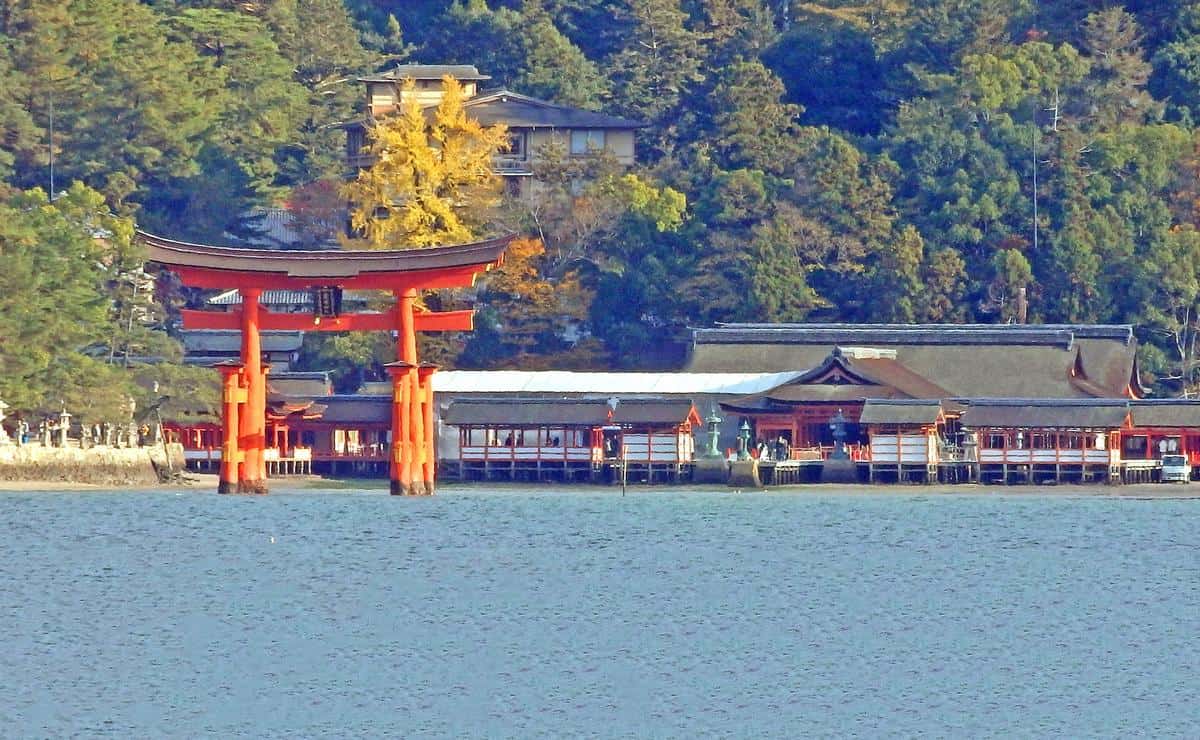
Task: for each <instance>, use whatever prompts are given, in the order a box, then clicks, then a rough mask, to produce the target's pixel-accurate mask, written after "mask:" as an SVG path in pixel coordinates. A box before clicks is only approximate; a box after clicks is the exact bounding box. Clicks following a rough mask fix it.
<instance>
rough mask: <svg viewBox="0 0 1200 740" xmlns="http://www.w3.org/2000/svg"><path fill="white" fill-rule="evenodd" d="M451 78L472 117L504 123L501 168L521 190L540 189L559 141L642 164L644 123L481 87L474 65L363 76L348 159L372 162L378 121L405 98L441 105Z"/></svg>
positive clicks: (349, 127) (569, 148)
mask: <svg viewBox="0 0 1200 740" xmlns="http://www.w3.org/2000/svg"><path fill="white" fill-rule="evenodd" d="M446 76H449V77H453V78H454V79H456V80H458V82H459V83H460V84H461V85H462V87H463V93H464V95H465V97H466V98H467V101H466V103H465V104H464V106H463V107H464V109H465V110H466V111H467V115H468V116H470V117H471V118H473V119H475V120H477V121H479V122H480V123H482V124H484V125H485V126H490V125H495V124H504V125H505V126H506V127H507V128H508V133H509V147H508V150H507V151H505V152H503V153H502V154H500V155H499V156H498V157H496V160H495V172H496V173H497V174H498V175H500V176H501V177H502V178H504V182H505V187H506V189H507V190H508V192H510V193H512V194H514V195H520V196H523V197H529V196H531V195H532V194H533V193H534V192H535V191H536V188H535V184H536V167H537V164H538V160H539V158H540V157H541V156H542V153H543V152H545V151H547V147H549V146H550V145H552V144H557V145H558V146H560V147H561V148H562V150H563V151H565V152H566V153H567V155H568V156H570V157H588V156H594V155H595V154H596V153H597V152H605V153H606V154H607V155H609V156H611V157H612V158H613V160H614V161H615V162H617V163H618V164H621V165H624V166H632V165H633V164H634V161H635V159H634V158H635V152H634V132H635V131H636V130H637V129H638V128H641V127H642V126H644V125H645V124H643V123H641V122H639V121H632V120H629V119H626V118H618V117H616V116H609V115H605V114H603V113H598V112H596V111H590V110H586V109H583V108H573V107H570V106H565V105H559V104H557V103H553V102H550V101H546V100H539V99H537V98H532V97H530V96H528V95H522V94H520V93H517V92H513V91H512V90H503V89H502V90H481V89H480V83H482V82H485V81H486V80H488V79H490V78H489V77H488V76H487V75H484V74H480V73H479V70H477V69H476V68H475V67H473V66H469V65H434V64H405V65H400V66H398V67H396V68H395V69H393V70H390V71H388V72H385V73H382V74H377V75H371V76H368V77H363V78H361V79H360V81H361V82H363V83H364V84H365V85H366V115H365V116H364V117H363V118H362V119H359V120H357V121H352V122H350V123H347V124H346V125H345V128H346V157H347V163H348V164H349V165H350V168H351V170H358V169H361V168H364V167H369V166H370V165H371V163H372V160H371V157H370V155H369V154H367V153H365V152H364V146H365V145H366V143H367V131H368V129H369V128H370V127H371V126H372V125H373V124H374V122H375V121H376V120H378V119H379V118H381V117H384V116H387V115H390V114H392V113H394V112H395V111H396V109H397V108H398V107H399V106H401V105H403V104H404V103H405V102H407V99H406V98H405V95H410V94H411V95H413V96H415V99H416V101H417V103H418V104H420V105H421V106H424V107H433V106H436V105H437V104H438V103H439V102H441V99H442V96H443V90H442V78H443V77H446ZM405 80H412V81H413V83H414V85H415V89H414V90H412V92H411V93H409V92H406V91H405V90H404V87H403V83H404V81H405Z"/></svg>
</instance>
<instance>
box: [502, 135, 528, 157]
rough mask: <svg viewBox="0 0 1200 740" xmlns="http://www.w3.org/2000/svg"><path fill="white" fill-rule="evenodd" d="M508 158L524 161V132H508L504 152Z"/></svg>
mask: <svg viewBox="0 0 1200 740" xmlns="http://www.w3.org/2000/svg"><path fill="white" fill-rule="evenodd" d="M505 154H507V155H508V156H510V157H514V158H516V159H525V132H524V131H510V132H509V134H508V151H507V152H505Z"/></svg>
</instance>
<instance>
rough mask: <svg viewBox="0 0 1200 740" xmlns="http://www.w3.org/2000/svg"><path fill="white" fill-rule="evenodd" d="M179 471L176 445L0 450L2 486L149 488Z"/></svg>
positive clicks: (13, 447)
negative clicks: (48, 485) (47, 484)
mask: <svg viewBox="0 0 1200 740" xmlns="http://www.w3.org/2000/svg"><path fill="white" fill-rule="evenodd" d="M168 455H169V456H170V459H169V460H168ZM183 467H184V460H183V449H182V448H181V447H180V446H179V445H177V444H176V445H168V446H167V450H164V449H163V447H162V446H154V447H124V448H117V447H106V446H98V447H91V448H88V449H80V448H79V447H42V446H41V445H23V446H18V445H3V446H0V481H5V482H31V483H55V484H62V483H72V484H86V485H96V486H120V487H125V486H150V485H157V484H159V483H160V482H162V481H165V480H169V479H170V478H171V476H172V473H173V472H179V471H182V470H183Z"/></svg>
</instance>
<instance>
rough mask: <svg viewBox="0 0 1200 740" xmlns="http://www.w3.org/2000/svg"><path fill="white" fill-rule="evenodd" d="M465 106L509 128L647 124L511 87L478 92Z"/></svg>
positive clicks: (476, 115)
mask: <svg viewBox="0 0 1200 740" xmlns="http://www.w3.org/2000/svg"><path fill="white" fill-rule="evenodd" d="M463 108H464V109H466V110H467V111H468V113H469V115H470V116H471V118H473V119H475V120H476V121H479V123H481V124H483V125H484V126H490V125H493V124H497V123H503V124H504V125H506V126H508V127H509V128H561V129H587V128H593V129H599V128H619V129H633V128H642V127H643V126H645V125H646V124H645V123H642V122H641V121H633V120H630V119H628V118H619V117H617V116H609V115H605V114H603V113H596V112H595V111H590V110H584V109H583V108H571V107H569V106H565V105H558V104H556V103H551V102H549V101H546V100H538V99H537V98H531V97H529V96H528V95H521V94H520V93H515V92H512V91H511V90H498V91H496V92H491V93H486V94H483V95H478V96H476V97H474V98H471V99H470V100H468V101H467V102H466V103H464V104H463Z"/></svg>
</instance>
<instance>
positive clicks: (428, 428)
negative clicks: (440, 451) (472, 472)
mask: <svg viewBox="0 0 1200 740" xmlns="http://www.w3.org/2000/svg"><path fill="white" fill-rule="evenodd" d="M437 369H438V367H437V365H430V364H428V363H422V364H421V366H420V367H419V368H417V381H418V385H420V387H421V412H422V416H423V417H424V418H423V425H422V428H423V429H424V431H425V445H424V447H425V456H424V457H423V458H422V459H421V477H422V478H423V479H424V481H423V482H424V483H425V495H427V496H432V495H433V489H434V480H435V478H436V476H437V435H436V434H435V433H434V427H433V374H434V373H435V372H437Z"/></svg>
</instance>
